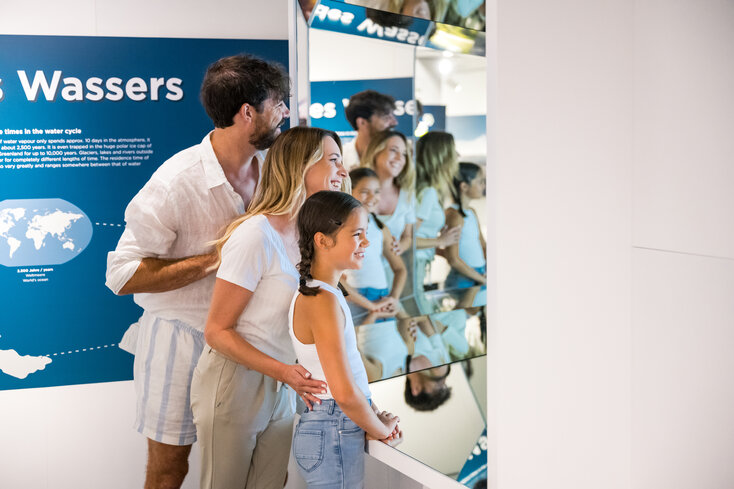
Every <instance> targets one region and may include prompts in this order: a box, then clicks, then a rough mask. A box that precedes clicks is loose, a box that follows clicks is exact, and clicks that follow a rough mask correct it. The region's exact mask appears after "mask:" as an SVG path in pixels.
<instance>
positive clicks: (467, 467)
mask: <svg viewBox="0 0 734 489" xmlns="http://www.w3.org/2000/svg"><path fill="white" fill-rule="evenodd" d="M457 480H458V481H459V482H461V483H462V484H464V485H465V486H467V487H474V486H475V485H476V484H477V483H478V482H480V481H482V480H484V481H486V480H487V428H484V431H483V432H482V435H481V436H480V437H479V440H477V444H476V445H474V448H473V449H472V451H471V454H469V457H468V458H467V459H466V462H465V463H464V466H463V467H462V468H461V471H460V472H459V477H457Z"/></svg>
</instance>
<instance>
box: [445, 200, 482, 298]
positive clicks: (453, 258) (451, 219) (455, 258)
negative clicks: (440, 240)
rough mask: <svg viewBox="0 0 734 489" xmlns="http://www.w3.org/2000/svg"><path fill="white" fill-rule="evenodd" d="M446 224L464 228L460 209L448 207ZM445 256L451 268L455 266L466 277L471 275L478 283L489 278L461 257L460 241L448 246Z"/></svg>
mask: <svg viewBox="0 0 734 489" xmlns="http://www.w3.org/2000/svg"><path fill="white" fill-rule="evenodd" d="M446 225H447V226H449V227H458V228H459V229H462V227H463V226H464V218H463V217H462V215H461V214H459V211H457V210H456V209H451V208H449V209H446ZM444 256H445V257H446V260H447V261H448V262H449V265H451V268H453V269H454V270H456V271H457V272H459V273H460V274H462V275H464V276H465V277H469V278H470V279H472V280H474V281H475V282H477V283H480V284H485V283H487V279H486V278H485V277H484V276H483V275H482V274H481V273H479V272H477V271H476V270H474V269H473V268H472V267H470V266H469V265H467V264H466V262H465V261H464V260H462V259H461V258H460V257H459V243H458V242H457V243H454V244H451V245H449V246H448V247H447V248H446V252H445V253H444Z"/></svg>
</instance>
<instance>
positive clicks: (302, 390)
mask: <svg viewBox="0 0 734 489" xmlns="http://www.w3.org/2000/svg"><path fill="white" fill-rule="evenodd" d="M346 179H347V173H346V171H345V170H344V167H343V166H342V161H341V146H340V141H339V137H338V136H337V135H336V134H334V133H332V132H330V131H324V130H322V129H316V128H306V127H295V128H292V129H290V130H288V131H286V132H284V133H283V134H282V135H281V136H280V137H279V138H278V139H277V140H276V141H275V143H274V144H273V146H272V148H271V149H270V151H269V152H268V155H267V157H266V160H265V163H264V165H263V175H262V181H263V182H264V184H263V185H259V186H258V188H257V191H256V193H255V195H254V197H253V200H252V202H251V204H250V206H249V207H248V209H247V212H246V213H245V214H244V215H243V216H242V217H240V218H238V219H237V220H236V221H235V222H233V223H232V224H231V225H230V226H229V228H228V229H227V231H226V233H225V235H224V236H223V237H222V238H221V239H220V240H219V241H218V242H217V249H218V250H219V252H220V256H221V265H220V267H219V270H218V272H217V279H216V284H215V286H214V292H213V296H212V300H211V307H210V310H209V317H208V319H207V322H206V327H205V330H204V337H205V339H206V342H207V345H208V347H206V348H205V349H204V353H203V354H202V356H201V358H200V359H199V363H198V365H197V367H196V369H195V371H194V377H193V382H192V386H191V407H192V410H193V413H194V423H195V424H196V431H197V435H198V439H199V443H200V448H201V454H202V472H201V487H202V488H218V489H230V488H233V487H239V488H251V489H254V488H257V489H261V488H265V489H269V488H272V489H275V488H278V489H280V488H282V487H283V484H284V482H285V477H286V468H287V465H288V449H289V447H290V440H291V430H292V426H293V416H294V414H295V394H294V391H295V392H296V393H297V394H298V395H300V396H301V398H303V400H304V402H306V404H307V405H309V406H310V405H311V403H312V402H313V403H318V402H320V401H319V399H318V398H317V397H315V396H314V394H318V393H323V392H326V388H327V386H326V384H325V383H324V382H323V381H316V380H312V379H311V378H310V377H311V375H310V373H309V372H308V371H307V370H306V369H304V368H303V366H301V365H297V364H294V363H295V360H296V356H295V353H294V351H293V347H292V345H291V340H290V336H289V333H288V308H289V306H290V301H291V299H292V297H293V294H294V293H295V292H296V290H297V288H298V280H299V275H298V272H297V270H296V264H297V263H298V262H299V261H300V258H301V257H300V253H299V249H298V244H297V231H296V221H295V216H296V214H297V213H298V210H299V209H300V207H301V206H302V204H303V202H304V201H305V200H306V198H307V197H308V196H309V195H311V194H314V193H316V192H319V191H321V190H340V188H341V186H342V182H343V181H345V180H346Z"/></svg>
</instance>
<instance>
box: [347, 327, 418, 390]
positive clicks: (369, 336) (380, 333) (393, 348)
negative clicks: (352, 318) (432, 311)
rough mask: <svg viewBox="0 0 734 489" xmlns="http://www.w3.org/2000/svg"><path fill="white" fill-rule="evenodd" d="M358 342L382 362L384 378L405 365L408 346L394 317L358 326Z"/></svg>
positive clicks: (373, 357) (370, 354) (366, 351)
mask: <svg viewBox="0 0 734 489" xmlns="http://www.w3.org/2000/svg"><path fill="white" fill-rule="evenodd" d="M357 344H358V345H359V349H360V351H362V353H364V354H365V355H366V356H368V357H370V358H372V359H374V360H377V361H378V362H380V364H382V374H381V377H382V378H385V377H387V376H388V375H391V374H393V373H395V371H397V370H398V369H402V368H403V367H405V358H406V357H407V356H408V347H407V346H405V341H404V340H403V337H402V336H400V333H399V332H398V323H397V321H395V320H394V319H392V320H390V321H383V322H381V323H375V324H365V325H363V326H359V327H357Z"/></svg>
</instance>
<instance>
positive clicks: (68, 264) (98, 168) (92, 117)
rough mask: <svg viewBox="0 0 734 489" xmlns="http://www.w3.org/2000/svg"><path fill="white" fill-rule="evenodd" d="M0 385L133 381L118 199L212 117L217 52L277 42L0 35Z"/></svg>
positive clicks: (266, 52)
mask: <svg viewBox="0 0 734 489" xmlns="http://www.w3.org/2000/svg"><path fill="white" fill-rule="evenodd" d="M0 53H2V56H1V57H0V287H1V288H2V294H3V296H4V298H5V299H4V300H3V311H2V321H0V390H3V389H19V388H29V387H47V386H56V385H70V384H83V383H91V382H109V381H118V380H129V379H131V378H132V362H133V357H132V356H131V355H130V354H129V353H126V352H124V351H122V350H120V349H119V348H117V342H118V341H119V340H120V338H121V337H122V334H123V333H124V332H125V330H126V329H127V327H128V326H129V325H130V324H131V323H133V322H135V321H136V320H137V319H138V317H139V316H140V314H141V309H140V308H139V307H138V306H137V305H135V304H134V303H133V300H132V297H131V296H128V297H117V296H115V295H114V294H112V292H110V291H109V290H108V289H107V288H106V287H105V285H104V282H105V268H106V259H107V252H108V251H110V250H112V249H114V248H115V246H116V244H117V241H118V239H119V238H120V235H121V233H122V230H123V228H124V222H123V215H124V210H125V207H126V206H127V204H128V202H129V201H130V200H131V199H132V197H133V196H134V195H135V194H136V193H137V192H138V190H140V188H141V187H142V186H143V185H144V184H145V182H146V181H147V180H148V178H149V177H150V176H151V174H152V173H153V172H154V171H155V170H156V168H158V166H160V164H161V163H163V162H164V161H165V160H166V159H168V158H169V157H170V156H172V155H173V154H175V153H176V152H178V151H180V150H182V149H184V148H186V147H189V146H192V145H194V144H197V143H199V142H200V141H201V140H202V138H203V137H204V136H205V135H206V133H207V132H208V131H210V130H211V129H212V123H211V121H210V120H209V118H208V117H207V115H206V113H205V112H204V109H203V108H202V106H201V104H200V102H199V88H200V87H201V82H202V79H203V76H204V73H205V71H206V68H207V66H209V65H210V64H211V63H212V62H214V61H215V60H217V59H219V58H221V57H224V56H229V55H233V54H238V53H250V54H253V55H256V56H259V57H261V58H264V59H268V60H272V61H277V62H279V63H281V64H282V65H283V66H284V67H287V66H288V45H287V41H280V40H265V41H262V40H215V39H152V38H111V37H110V38H107V37H51V36H0Z"/></svg>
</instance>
